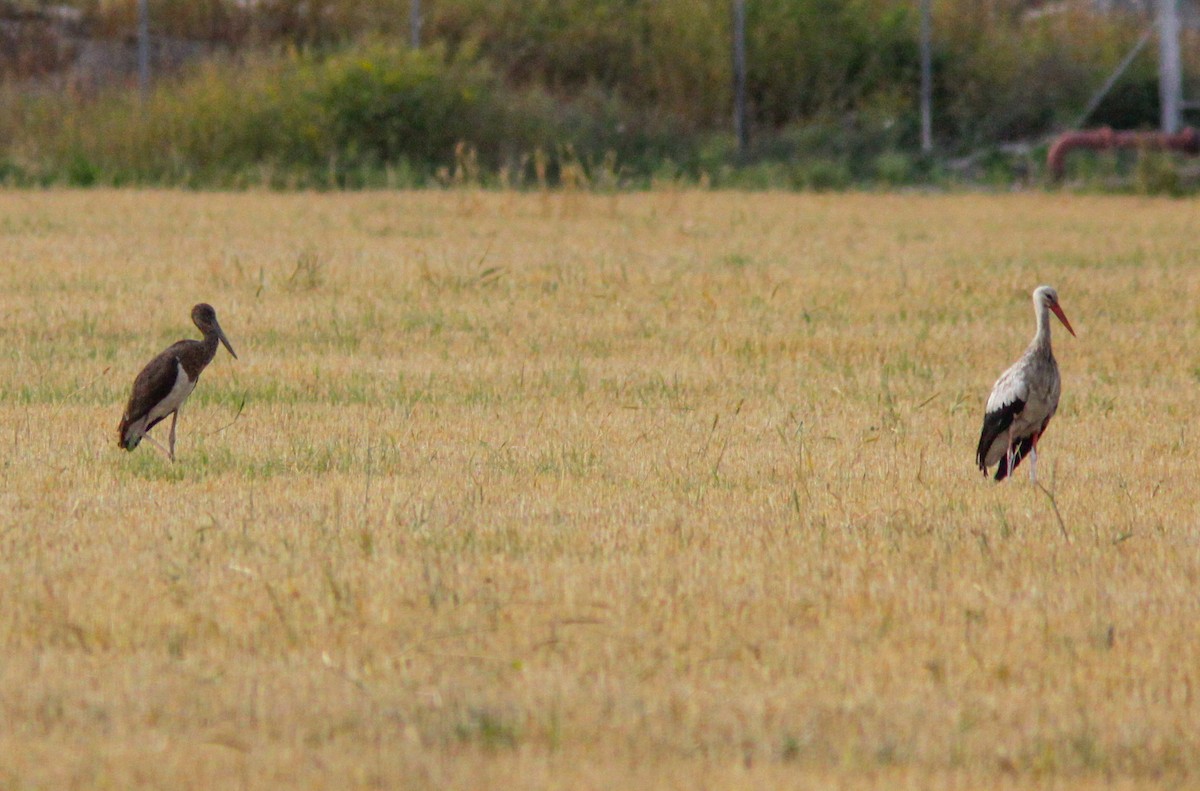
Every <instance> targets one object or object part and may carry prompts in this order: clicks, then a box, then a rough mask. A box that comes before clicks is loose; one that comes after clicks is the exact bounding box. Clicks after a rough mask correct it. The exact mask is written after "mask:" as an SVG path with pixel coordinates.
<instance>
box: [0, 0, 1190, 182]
mask: <svg viewBox="0 0 1200 791" xmlns="http://www.w3.org/2000/svg"><path fill="white" fill-rule="evenodd" d="M408 7H409V0H384V1H383V2H378V3H372V2H366V0H324V2H306V3H297V2H291V0H276V2H264V3H258V4H253V5H252V7H247V6H246V4H239V3H225V2H223V1H222V0H210V1H209V2H207V3H201V4H178V3H165V2H163V3H157V4H152V15H153V17H154V20H155V30H156V32H157V33H158V34H160V35H170V36H176V37H180V38H186V39H191V40H195V39H206V40H208V41H210V42H212V43H213V44H214V45H216V50H215V51H216V52H217V53H218V54H214V55H212V56H210V57H209V58H208V59H207V60H204V61H203V62H199V63H195V64H193V65H192V66H190V67H188V68H186V69H185V70H183V71H182V72H180V73H178V74H174V75H166V76H161V77H160V78H159V80H158V81H157V82H156V85H155V88H154V90H153V91H152V93H151V95H150V96H148V97H145V98H144V99H143V98H142V97H140V96H139V95H138V94H137V92H136V90H135V89H134V88H132V87H131V86H122V87H119V88H109V89H104V90H100V91H99V92H98V93H89V92H86V91H84V92H78V91H63V92H46V91H44V90H40V91H31V90H30V88H29V84H28V81H24V82H23V81H21V80H20V79H16V78H18V77H20V76H21V75H17V74H10V77H13V78H14V79H10V81H9V84H8V87H7V89H6V91H5V92H4V93H3V95H0V107H3V109H4V113H3V118H4V119H5V120H4V121H0V132H2V133H3V134H0V139H2V140H3V141H4V143H3V144H0V180H4V181H7V182H9V183H16V184H29V183H33V184H49V183H68V184H74V185H83V186H89V185H94V184H114V185H117V184H128V183H138V184H163V185H186V186H194V187H242V186H251V185H262V186H270V187H274V188H296V187H315V188H358V187H384V186H401V187H407V186H425V185H431V184H443V185H450V184H463V183H471V184H477V185H485V186H489V185H493V186H545V185H547V184H564V185H568V186H590V187H593V188H600V189H610V188H614V187H640V186H649V185H651V184H655V183H663V182H680V181H682V182H686V183H703V184H710V185H714V186H731V187H748V188H780V187H782V188H793V189H811V190H825V189H842V188H846V187H851V186H863V185H871V184H878V185H882V186H899V185H905V184H915V183H945V182H953V181H969V182H984V183H1003V184H1007V183H1010V182H1012V181H1014V180H1022V181H1029V180H1030V179H1034V178H1037V177H1040V175H1041V163H1042V162H1043V161H1044V153H1045V145H1046V143H1047V140H1048V137H1049V135H1051V134H1053V133H1054V132H1056V131H1059V130H1062V129H1065V128H1070V127H1071V126H1073V125H1074V124H1075V123H1076V122H1077V121H1078V119H1079V116H1080V115H1081V113H1082V111H1083V108H1084V107H1085V105H1086V104H1087V102H1088V99H1089V98H1090V96H1091V95H1092V94H1093V92H1094V91H1095V89H1096V88H1097V87H1098V86H1099V85H1100V84H1101V83H1102V82H1103V81H1104V79H1105V77H1106V76H1107V75H1108V74H1109V73H1110V72H1111V71H1112V69H1113V67H1114V66H1115V64H1116V63H1117V62H1118V61H1119V60H1120V59H1121V58H1122V57H1123V56H1124V54H1125V53H1126V52H1128V51H1129V49H1130V48H1131V47H1132V46H1133V43H1134V42H1135V41H1136V40H1137V38H1138V36H1139V35H1140V33H1141V30H1142V28H1143V26H1144V24H1145V20H1142V19H1138V18H1133V17H1130V16H1127V15H1109V16H1102V15H1094V14H1090V13H1087V12H1086V11H1085V10H1082V9H1078V8H1075V7H1071V8H1069V9H1067V10H1063V9H1061V8H1059V9H1057V10H1056V11H1055V12H1053V13H1044V14H1037V13H1031V10H1037V9H1036V4H1032V5H1031V4H1030V3H1023V2H1015V0H1013V1H1012V2H999V3H988V4H977V3H967V2H954V1H952V0H944V1H943V2H938V3H935V5H934V18H935V53H934V56H935V64H934V71H935V76H936V84H935V114H936V117H935V130H936V137H937V141H936V142H937V150H936V154H935V155H934V156H923V155H921V154H920V153H919V146H918V139H917V137H918V115H917V85H918V76H917V75H918V60H919V58H918V52H917V45H916V41H917V15H916V3H915V2H913V3H896V2H894V0H853V1H852V2H842V1H841V0H837V1H835V0H754V2H751V3H749V4H748V6H747V8H748V15H749V16H748V21H747V47H748V64H749V74H748V80H749V84H748V90H749V98H750V109H751V113H752V118H751V125H752V144H751V148H750V150H749V151H748V152H745V153H739V152H738V151H737V148H736V146H735V143H734V140H733V137H732V135H731V134H730V132H729V127H730V123H729V118H730V114H731V110H730V106H731V74H730V70H731V67H730V57H729V39H730V19H729V6H728V2H727V0H658V1H657V2H653V3H634V2H628V0H557V1H556V2H526V1H524V0H486V1H485V0H438V2H427V3H426V4H425V17H426V19H425V25H424V29H423V41H424V42H425V45H426V46H425V47H424V48H423V49H421V50H419V51H413V50H409V49H408V48H407V45H406V41H407V33H408V31H407V28H406V26H407V24H408V16H407V11H408ZM133 8H134V3H133V2H114V3H87V4H84V8H83V13H84V19H85V26H87V27H88V28H89V29H90V30H91V31H92V34H93V35H96V36H104V35H108V36H114V37H115V36H121V35H127V34H128V33H129V32H130V31H131V30H132V28H133V24H134V23H133V18H134V15H133ZM1196 51H1200V48H1196V47H1185V52H1196ZM1192 57H1194V56H1192ZM1185 65H1186V67H1187V70H1188V71H1189V72H1190V73H1193V74H1194V73H1196V72H1198V71H1200V64H1196V63H1189V64H1185ZM1156 85H1157V83H1156V74H1155V64H1154V56H1153V48H1148V49H1147V50H1146V51H1144V52H1143V53H1142V55H1141V56H1140V57H1139V58H1138V59H1137V60H1136V61H1135V62H1134V64H1133V66H1132V68H1131V69H1130V70H1129V71H1128V72H1127V73H1126V74H1125V76H1124V77H1123V78H1122V79H1121V80H1120V81H1119V82H1118V83H1117V85H1116V86H1115V88H1114V89H1113V90H1112V91H1111V92H1110V94H1109V95H1108V96H1107V97H1106V98H1105V100H1104V101H1103V102H1101V104H1100V105H1099V107H1098V108H1096V110H1095V111H1094V112H1093V113H1092V114H1091V116H1090V117H1089V118H1088V119H1087V123H1088V124H1089V125H1099V124H1109V125H1112V126H1114V127H1119V128H1138V127H1146V126H1152V125H1154V124H1155V123H1156V120H1157V113H1158V98H1157V87H1156ZM1014 143H1015V145H1014ZM1136 160H1137V158H1136V157H1132V158H1108V159H1106V158H1104V157H1093V158H1090V159H1089V158H1088V157H1087V156H1086V155H1082V156H1079V157H1078V158H1077V160H1076V161H1077V162H1078V164H1074V163H1073V167H1074V168H1075V170H1074V173H1073V175H1074V177H1075V178H1076V180H1077V181H1078V180H1082V181H1084V182H1086V183H1090V184H1095V185H1098V186H1101V187H1105V188H1112V187H1114V186H1116V187H1118V188H1121V189H1128V190H1141V191H1150V192H1163V191H1165V192H1169V193H1178V192H1182V191H1186V190H1187V189H1188V188H1189V184H1188V183H1187V179H1178V178H1176V179H1171V178H1165V177H1161V178H1160V177H1155V178H1147V177H1145V175H1144V173H1143V171H1145V170H1147V169H1150V170H1155V171H1156V172H1157V171H1158V170H1161V169H1162V168H1163V163H1161V162H1153V163H1149V164H1147V163H1140V162H1138V161H1136ZM1166 165H1167V167H1168V169H1173V168H1170V163H1169V162H1168V163H1166ZM1164 184H1166V186H1165V187H1163V186H1162V185H1164Z"/></svg>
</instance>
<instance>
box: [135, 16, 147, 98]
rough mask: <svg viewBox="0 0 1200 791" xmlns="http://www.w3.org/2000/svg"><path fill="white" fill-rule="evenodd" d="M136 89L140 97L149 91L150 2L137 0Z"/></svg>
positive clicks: (143, 96)
mask: <svg viewBox="0 0 1200 791" xmlns="http://www.w3.org/2000/svg"><path fill="white" fill-rule="evenodd" d="M137 59H138V89H139V90H140V91H141V92H142V98H145V97H146V96H147V95H148V94H149V93H150V3H149V0H138V33H137Z"/></svg>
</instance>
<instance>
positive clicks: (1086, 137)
mask: <svg viewBox="0 0 1200 791" xmlns="http://www.w3.org/2000/svg"><path fill="white" fill-rule="evenodd" d="M1077 148H1090V149H1093V150H1096V151H1100V150H1103V149H1108V148H1145V149H1153V150H1156V151H1178V152H1180V153H1181V154H1190V155H1191V156H1197V155H1200V134H1198V133H1197V132H1196V130H1195V129H1193V128H1192V127H1190V126H1189V127H1186V128H1185V129H1182V130H1181V131H1179V132H1177V133H1176V134H1173V135H1169V134H1166V133H1165V132H1114V131H1113V130H1111V129H1109V128H1108V127H1107V126H1106V127H1103V128H1101V129H1093V130H1091V131H1088V132H1067V133H1065V134H1062V135H1059V136H1058V139H1057V140H1055V141H1054V145H1052V146H1050V152H1049V153H1048V154H1047V155H1046V165H1047V166H1048V167H1049V168H1050V175H1051V176H1053V177H1054V179H1055V180H1058V179H1061V178H1062V177H1063V171H1064V170H1065V169H1066V165H1067V154H1069V153H1071V152H1072V151H1074V150H1075V149H1077Z"/></svg>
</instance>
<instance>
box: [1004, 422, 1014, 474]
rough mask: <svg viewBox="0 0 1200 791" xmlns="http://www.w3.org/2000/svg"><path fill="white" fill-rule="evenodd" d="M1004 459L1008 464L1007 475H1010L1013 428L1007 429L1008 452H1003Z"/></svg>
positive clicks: (1011, 468)
mask: <svg viewBox="0 0 1200 791" xmlns="http://www.w3.org/2000/svg"><path fill="white" fill-rule="evenodd" d="M1004 458H1005V460H1006V461H1007V462H1008V474H1009V475H1012V471H1013V461H1014V459H1013V427H1012V426H1009V427H1008V450H1007V451H1005V452H1004Z"/></svg>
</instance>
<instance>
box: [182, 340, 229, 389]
mask: <svg viewBox="0 0 1200 791" xmlns="http://www.w3.org/2000/svg"><path fill="white" fill-rule="evenodd" d="M219 342H220V340H219V339H218V338H217V333H216V332H215V331H213V330H205V331H204V340H200V341H184V342H183V343H184V344H186V346H185V347H184V349H183V350H182V352H181V353H180V354H179V362H180V364H181V365H182V366H183V370H185V371H187V375H188V378H189V379H191V380H192V381H195V380H196V378H197V377H199V376H200V372H201V371H203V370H204V369H205V368H207V367H208V364H209V363H211V362H212V361H213V358H214V357H216V356H217V344H218V343H219Z"/></svg>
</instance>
